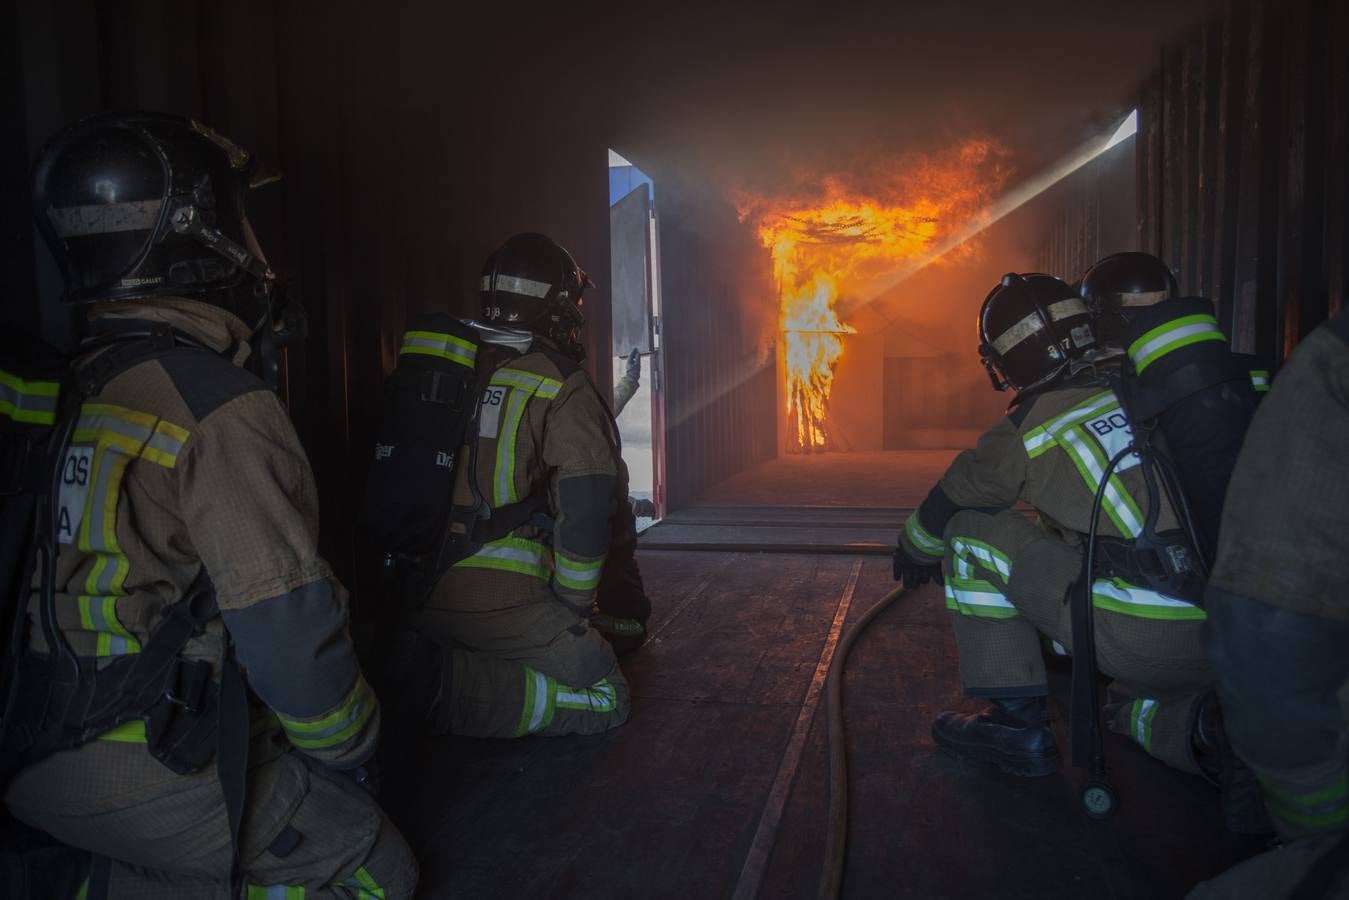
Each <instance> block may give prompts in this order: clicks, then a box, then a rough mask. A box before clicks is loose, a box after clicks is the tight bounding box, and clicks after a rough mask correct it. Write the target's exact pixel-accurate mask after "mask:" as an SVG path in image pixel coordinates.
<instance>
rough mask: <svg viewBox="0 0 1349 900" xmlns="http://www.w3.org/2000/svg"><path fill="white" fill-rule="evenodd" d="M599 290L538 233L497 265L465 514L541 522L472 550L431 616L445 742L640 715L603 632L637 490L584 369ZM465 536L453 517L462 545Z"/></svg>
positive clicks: (460, 476)
mask: <svg viewBox="0 0 1349 900" xmlns="http://www.w3.org/2000/svg"><path fill="white" fill-rule="evenodd" d="M589 284H590V282H589V279H588V278H587V277H586V275H585V273H584V272H583V271H581V269H580V268H578V267H577V265H576V263H575V261H574V260H573V259H572V257H571V255H570V254H569V253H568V252H567V251H566V250H564V249H563V248H562V247H560V246H558V245H557V244H556V243H554V242H553V241H552V240H550V239H549V238H547V237H544V236H543V235H539V234H522V235H517V236H515V237H513V238H511V239H510V240H508V241H506V243H505V244H503V245H502V246H501V248H500V249H498V250H497V251H496V252H495V253H494V254H493V255H492V256H491V257H490V258H489V259H488V261H487V265H486V267H485V268H484V270H483V274H482V283H481V298H482V308H483V318H484V320H485V321H484V322H483V323H480V324H479V326H478V330H479V333H480V335H481V337H482V341H483V345H482V347H481V348H480V350H479V351H478V353H479V357H478V359H477V368H478V371H479V373H480V376H479V377H480V380H481V381H482V383H483V385H484V388H483V391H482V400H481V404H482V405H481V408H480V410H479V416H478V421H477V434H476V436H473V437H471V438H470V440H469V442H468V446H466V447H465V448H463V449H462V451H461V458H462V459H463V460H464V464H461V465H459V466H458V467H457V471H456V475H455V488H454V503H453V508H454V509H455V510H465V509H468V510H473V511H474V512H475V514H476V516H477V517H479V518H487V519H489V520H490V518H491V517H492V516H493V514H494V512H500V511H502V510H504V509H506V508H510V507H517V505H518V504H521V503H526V502H532V503H534V504H535V509H536V512H535V514H534V515H533V516H532V517H530V519H529V520H528V521H526V522H525V524H523V525H521V526H519V527H516V528H514V529H513V530H512V531H510V532H509V533H508V534H506V535H505V536H504V537H501V538H499V539H496V540H491V541H487V542H485V543H482V544H480V545H469V546H467V547H466V548H465V550H464V551H462V554H461V555H462V558H460V559H458V561H456V562H454V563H453V565H452V566H450V568H448V570H447V571H446V572H445V573H444V575H443V576H442V577H441V578H440V580H439V582H438V583H437V584H436V586H435V588H434V589H433V590H432V592H431V595H430V598H429V599H428V601H427V602H426V604H425V606H424V607H423V609H422V611H421V613H420V614H419V616H418V617H417V630H418V631H419V632H420V633H421V634H423V635H425V636H426V637H429V638H431V639H433V640H435V641H436V642H438V643H440V644H441V645H442V646H444V647H446V648H448V649H447V652H446V653H445V655H444V659H443V666H442V672H441V676H440V690H439V693H438V696H437V697H436V698H435V699H434V702H433V707H432V709H431V712H430V727H431V729H432V731H435V732H442V733H443V732H452V733H454V734H464V735H474V736H481V737H520V736H523V735H529V734H543V735H562V734H594V733H598V732H601V731H605V730H607V729H610V728H614V727H616V726H618V725H621V724H623V722H624V721H626V719H627V716H628V685H627V681H626V680H625V679H624V677H623V673H622V672H621V671H620V670H619V667H618V662H617V660H616V658H615V656H614V651H613V649H612V648H611V647H610V645H609V643H608V642H607V641H606V640H605V638H604V637H603V636H602V635H601V634H600V632H599V631H598V630H596V628H595V627H593V626H592V624H591V616H592V613H593V609H592V605H593V602H594V600H595V593H596V588H597V586H598V585H599V581H600V574H601V572H602V570H603V569H604V564H605V560H606V558H607V556H608V553H609V548H610V542H611V539H612V531H613V525H612V520H613V516H614V514H615V509H616V507H617V505H618V504H619V503H620V502H624V501H625V499H626V484H624V483H623V481H622V479H621V477H620V473H621V467H620V461H619V457H618V445H617V441H618V436H617V433H616V428H615V426H614V422H613V416H612V415H611V414H610V412H609V407H608V404H607V403H606V402H605V399H604V398H603V397H602V396H601V395H600V393H599V391H598V390H597V389H596V388H595V385H594V383H593V382H592V381H591V380H590V377H589V376H588V375H587V374H586V372H585V370H583V369H582V368H581V366H580V364H579V361H580V360H581V359H582V358H583V355H584V350H583V348H582V344H581V341H580V332H581V326H582V324H583V323H584V316H583V315H582V313H581V302H582V294H583V292H584V290H585V289H586V287H587V286H588V285H589ZM456 527H458V526H457V525H456V524H455V521H454V518H453V517H452V524H451V526H450V529H451V532H452V534H451V539H452V543H453V539H454V537H455V535H454V534H453V532H454V530H455V528H456Z"/></svg>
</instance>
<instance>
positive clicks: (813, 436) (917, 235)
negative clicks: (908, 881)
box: [738, 140, 1007, 451]
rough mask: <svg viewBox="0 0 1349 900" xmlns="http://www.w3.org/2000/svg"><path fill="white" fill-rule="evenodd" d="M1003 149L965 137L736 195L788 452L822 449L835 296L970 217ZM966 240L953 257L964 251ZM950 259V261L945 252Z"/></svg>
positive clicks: (838, 348) (999, 168)
mask: <svg viewBox="0 0 1349 900" xmlns="http://www.w3.org/2000/svg"><path fill="white" fill-rule="evenodd" d="M1004 156H1005V155H1004V153H1003V151H1002V150H1001V148H1000V147H998V146H997V145H996V144H994V143H993V142H991V141H988V140H970V141H966V142H964V143H961V144H959V145H957V146H956V147H954V148H951V149H950V150H948V151H946V152H944V153H940V154H937V155H934V156H922V155H918V154H907V155H904V156H901V157H898V158H896V159H892V160H890V161H888V162H886V163H884V164H882V165H880V166H871V167H867V168H866V169H865V170H859V171H858V172H853V173H849V174H833V175H826V176H823V177H812V178H802V179H799V181H800V183H799V184H798V185H797V189H796V190H794V191H793V192H791V193H790V194H789V195H786V196H781V195H779V196H765V195H758V194H742V195H741V197H740V198H739V204H738V205H739V211H740V217H741V220H742V221H744V220H747V219H753V221H754V223H755V225H756V227H757V229H758V235H759V240H760V241H761V243H762V244H763V246H764V247H766V248H767V249H768V250H770V251H771V252H772V256H773V274H774V277H775V279H776V282H777V289H778V307H779V328H780V330H781V332H782V341H783V351H784V353H783V356H784V360H785V364H786V384H785V388H786V396H787V418H788V422H789V423H790V428H791V431H792V433H793V437H794V439H795V443H796V446H797V447H799V448H800V449H802V450H806V451H811V450H822V449H824V448H825V447H826V446H827V445H828V431H827V430H826V418H827V408H828V401H829V394H830V391H831V389H832V387H833V381H834V369H835V367H836V366H837V365H838V361H839V359H840V358H841V357H842V356H843V351H844V335H847V334H852V333H855V332H856V329H855V328H853V327H852V326H850V325H848V324H847V323H846V322H843V321H841V320H840V319H839V317H838V314H837V312H836V311H835V303H836V302H837V301H838V299H839V298H840V297H841V296H849V295H852V294H856V293H859V292H861V291H864V290H866V288H867V287H868V286H869V285H874V284H876V283H878V282H879V281H880V280H882V279H883V278H884V277H885V276H886V275H887V274H888V273H890V272H892V271H893V270H894V269H895V268H897V267H898V266H899V265H901V264H903V263H904V262H905V261H908V260H913V259H915V258H917V257H920V256H922V255H923V254H924V253H926V252H928V251H929V250H930V249H931V247H932V246H934V245H936V244H938V243H940V242H941V241H942V240H943V239H944V238H946V237H948V236H950V235H953V234H955V233H956V232H957V231H958V230H959V229H960V228H961V227H962V226H965V225H967V224H968V223H969V222H970V221H971V220H972V219H975V218H977V217H978V215H979V214H980V211H981V210H983V209H984V208H985V207H986V206H987V205H988V203H989V201H990V199H991V198H992V196H993V195H994V194H995V193H996V191H997V190H998V189H999V188H1000V187H1001V186H1002V184H1003V182H1004V181H1005V179H1006V175H1007V172H1006V168H1005V166H1004V164H1003V161H1004ZM973 250H974V246H973V243H972V242H971V243H969V244H966V245H964V246H962V247H961V248H960V249H959V250H957V251H956V252H955V254H953V256H954V257H955V258H959V257H960V255H962V254H968V253H970V252H973ZM948 258H950V256H948Z"/></svg>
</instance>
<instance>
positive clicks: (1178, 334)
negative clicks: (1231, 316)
mask: <svg viewBox="0 0 1349 900" xmlns="http://www.w3.org/2000/svg"><path fill="white" fill-rule="evenodd" d="M1200 341H1222V342H1224V343H1226V342H1227V338H1226V337H1224V336H1223V333H1222V330H1221V329H1219V328H1218V320H1217V319H1216V318H1214V317H1213V316H1211V315H1209V314H1208V313H1199V314H1197V315H1193V316H1181V317H1180V318H1179V319H1174V320H1172V321H1170V322H1165V323H1163V324H1161V325H1158V326H1157V327H1156V328H1154V329H1152V330H1151V331H1149V332H1147V333H1146V334H1144V335H1143V336H1142V337H1140V338H1139V339H1138V340H1136V341H1134V342H1133V343H1132V344H1130V345H1129V358H1130V359H1132V360H1133V363H1134V368H1135V369H1136V370H1137V371H1138V372H1139V374H1142V372H1143V370H1144V369H1146V368H1147V367H1148V366H1150V365H1152V364H1153V363H1154V362H1156V361H1157V360H1159V359H1161V358H1162V357H1163V356H1165V355H1166V354H1168V353H1171V352H1173V351H1175V350H1179V349H1180V348H1182V347H1188V346H1190V345H1191V344H1197V343H1199V342H1200Z"/></svg>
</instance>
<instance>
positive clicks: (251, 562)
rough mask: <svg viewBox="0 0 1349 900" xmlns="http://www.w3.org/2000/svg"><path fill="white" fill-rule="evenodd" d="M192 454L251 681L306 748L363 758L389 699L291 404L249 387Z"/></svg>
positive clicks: (184, 492)
mask: <svg viewBox="0 0 1349 900" xmlns="http://www.w3.org/2000/svg"><path fill="white" fill-rule="evenodd" d="M184 452H185V459H184V460H181V461H180V463H179V465H180V467H181V469H182V471H181V474H180V479H181V480H180V482H179V492H180V499H181V502H182V509H183V515H184V520H185V522H186V524H187V528H188V533H189V535H190V536H191V538H192V541H193V543H194V544H195V546H196V550H197V552H198V554H199V555H200V557H201V560H202V563H203V564H204V565H205V567H206V571H207V573H208V574H209V575H210V576H211V579H212V581H213V582H214V584H215V586H216V593H217V600H218V603H219V605H220V611H221V617H222V619H223V621H224V624H225V628H226V629H227V630H228V631H229V633H230V636H231V638H232V639H233V641H234V645H235V653H236V656H237V658H238V660H239V663H240V665H241V666H242V668H243V669H244V671H245V674H246V677H247V679H248V683H249V685H250V686H251V687H252V688H253V691H254V692H255V693H256V694H257V695H258V697H259V698H260V699H261V700H262V701H263V702H264V703H266V704H267V705H268V706H269V707H270V708H271V709H272V710H273V711H274V712H275V713H276V715H277V717H278V718H279V719H280V721H281V723H282V725H283V726H284V727H285V730H286V734H287V736H288V737H289V738H290V741H291V743H292V744H294V745H295V746H296V747H297V748H298V749H300V750H302V751H304V752H305V753H307V754H309V755H310V756H313V757H315V758H316V759H318V760H321V761H322V762H324V763H326V764H328V765H330V766H333V767H336V768H348V767H352V766H356V765H359V764H361V763H362V762H364V761H365V760H366V759H367V758H368V757H369V756H370V755H371V754H372V753H373V752H374V749H375V743H376V740H377V737H378V734H379V703H378V701H377V700H376V698H375V695H374V693H373V692H372V691H371V690H370V687H369V685H367V684H366V682H365V679H364V677H363V676H362V675H361V671H360V666H359V664H358V663H357V661H356V654H355V650H354V648H353V647H352V644H351V639H350V637H349V635H348V632H347V596H346V592H345V591H344V590H343V589H342V587H341V585H340V584H339V583H338V582H337V581H336V580H335V579H334V578H333V577H332V571H331V569H330V568H329V567H328V564H327V563H326V562H325V561H324V560H323V559H322V558H321V557H320V556H319V555H318V501H317V495H316V491H315V487H314V481H313V475H312V473H311V471H310V468H309V463H308V460H306V458H305V456H304V451H303V450H302V449H301V447H300V443H299V439H298V437H297V436H296V435H295V431H294V428H293V427H292V426H291V424H290V420H289V419H288V418H287V417H286V414H285V411H284V410H283V409H282V407H281V404H280V403H279V402H278V401H277V399H276V398H275V397H274V396H273V395H272V394H271V393H270V392H267V391H256V392H253V393H249V394H245V395H243V396H241V397H238V398H236V399H234V400H232V401H230V402H228V403H226V404H225V405H223V406H221V407H220V408H219V409H217V410H215V411H214V412H212V413H211V414H210V415H209V416H208V417H207V418H206V420H205V421H203V422H202V423H200V425H199V428H198V431H197V434H196V435H194V437H193V439H192V441H191V442H189V444H188V445H187V446H186V447H185V448H184Z"/></svg>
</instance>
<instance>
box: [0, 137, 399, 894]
mask: <svg viewBox="0 0 1349 900" xmlns="http://www.w3.org/2000/svg"><path fill="white" fill-rule="evenodd" d="M250 168H251V166H250V162H249V157H248V154H247V153H246V152H245V151H243V150H242V149H240V148H239V147H237V146H235V145H234V144H232V143H231V142H229V141H228V140H226V139H225V138H223V137H221V136H220V135H218V134H216V133H215V132H213V131H211V130H210V129H208V128H205V127H204V126H202V125H200V124H198V123H196V122H193V121H190V120H187V119H182V118H178V117H172V116H166V115H156V114H150V113H137V114H130V115H105V116H98V117H94V118H92V119H88V120H85V121H83V122H81V123H80V124H78V125H76V126H74V127H72V128H71V129H69V130H67V131H66V132H64V133H63V134H61V135H60V136H59V137H57V138H56V139H55V140H54V141H53V142H52V143H51V144H49V145H48V147H47V148H46V150H45V151H44V153H43V155H42V157H41V159H40V162H39V165H38V168H37V173H36V177H35V186H34V204H35V213H36V215H37V219H38V223H39V227H40V229H41V230H42V232H43V234H44V236H45V238H46V239H47V242H48V244H49V246H50V247H51V249H52V251H53V253H54V255H55V256H56V258H57V260H58V261H59V262H60V263H61V264H62V266H63V269H64V273H65V277H66V293H65V299H66V301H67V302H70V303H78V304H83V305H86V306H87V309H88V317H87V326H86V328H85V334H84V338H83V342H82V343H81V345H80V350H79V351H78V354H77V357H76V359H75V360H74V361H73V362H72V363H71V364H70V365H68V366H66V368H65V371H63V372H59V373H57V374H55V375H54V377H52V378H51V379H49V380H47V381H41V380H29V379H24V378H20V377H15V376H14V375H12V374H11V375H8V376H3V377H0V385H3V388H2V389H0V395H2V396H3V399H4V400H6V401H8V402H5V403H0V420H5V421H6V427H4V428H0V445H3V446H0V449H4V450H6V451H7V452H6V453H5V454H3V455H0V458H3V459H4V460H5V462H6V464H7V471H6V472H5V473H4V474H5V476H6V477H5V478H4V479H0V480H3V481H4V482H5V487H6V489H7V490H6V496H5V497H4V504H3V511H4V515H5V516H6V519H7V520H6V521H5V523H4V529H5V533H6V534H7V535H9V534H11V533H12V532H11V529H13V528H20V529H28V531H29V533H31V534H32V535H33V543H34V545H35V546H34V547H31V548H29V551H28V552H26V553H21V554H14V555H12V556H10V557H9V559H10V560H11V561H14V560H17V561H18V562H19V564H20V565H21V567H22V569H23V571H22V572H21V573H19V574H18V575H17V576H15V577H12V578H11V577H10V576H14V575H15V573H13V572H7V573H3V574H4V575H5V576H6V577H5V579H4V586H5V587H6V589H7V593H6V594H5V596H4V597H3V600H4V602H5V604H6V605H11V604H12V605H13V606H15V607H17V608H16V609H13V622H14V625H15V627H14V629H13V635H12V637H11V638H10V640H9V644H8V648H7V658H6V663H7V665H6V667H5V681H6V684H5V696H6V705H5V713H4V720H3V738H2V739H0V777H3V780H4V782H5V784H6V789H5V793H4V802H5V806H6V808H7V809H8V811H9V812H10V813H11V814H12V815H13V816H14V818H16V819H18V820H19V821H21V822H23V823H26V824H27V825H29V826H32V827H34V828H37V829H40V830H42V831H45V832H47V833H48V834H50V835H51V836H53V837H54V838H56V839H57V840H59V841H61V842H63V843H65V844H68V845H70V846H72V847H75V848H80V849H82V850H85V851H89V853H90V854H91V859H92V863H91V869H90V871H89V873H88V880H87V882H86V884H85V892H86V893H87V896H90V897H95V896H128V895H136V896H141V895H142V894H148V893H153V894H154V895H155V896H169V895H171V896H174V897H194V896H203V897H219V896H222V895H225V894H226V892H230V893H231V894H233V893H239V894H242V893H243V892H244V891H245V887H246V889H247V890H246V892H247V894H248V896H250V897H251V896H254V895H255V893H257V894H258V895H266V896H272V895H273V892H277V894H276V895H278V896H280V895H282V894H284V895H285V896H292V895H295V896H299V895H301V894H303V895H305V896H314V897H376V896H378V897H386V898H393V897H409V896H411V895H412V892H413V890H414V888H415V886H416V882H417V864H416V860H415V859H414V858H413V855H412V853H411V851H410V849H409V848H408V846H407V844H406V843H405V842H404V840H403V838H402V836H401V835H400V834H399V833H398V830H397V829H396V828H395V827H394V826H393V824H392V823H391V822H390V821H389V819H388V818H387V817H386V816H385V815H384V814H383V812H382V811H381V810H380V808H379V806H378V805H377V804H376V802H375V800H374V798H373V797H372V796H371V795H370V793H369V791H368V790H367V789H366V788H367V786H368V784H369V781H370V779H369V777H368V775H369V773H368V771H367V769H366V768H365V764H366V763H367V761H368V760H369V759H370V757H371V756H372V754H373V753H374V751H375V745H376V740H377V738H378V735H379V730H380V709H379V703H378V701H377V700H376V698H375V696H374V694H373V693H372V692H371V689H370V688H369V686H368V685H367V683H366V681H365V679H364V678H363V677H362V675H361V671H360V668H359V666H358V664H357V661H356V656H355V654H354V652H353V649H352V645H351V642H350V640H349V638H348V636H347V597H346V593H345V591H344V590H343V589H342V586H341V585H340V584H339V583H338V582H337V581H336V580H335V579H334V578H333V576H332V571H331V569H330V568H329V566H328V564H327V563H326V562H325V561H324V560H323V559H322V558H321V557H320V556H319V555H318V548H317V537H318V507H317V503H316V497H315V488H314V482H313V476H312V473H311V471H310V468H309V464H308V462H307V460H306V459H305V454H304V450H303V449H302V448H301V446H300V443H299V440H298V438H297V436H296V434H295V431H294V429H293V428H292V426H291V423H290V420H289V419H288V418H287V416H286V412H285V410H284V409H283V407H282V406H281V404H280V402H279V401H278V399H277V397H276V396H275V395H274V394H273V393H272V392H271V391H270V390H268V389H267V388H266V386H265V385H264V384H263V382H262V381H260V380H259V379H258V378H256V377H254V376H253V375H251V374H249V373H248V372H246V371H245V370H244V369H243V368H241V365H242V363H243V362H244V360H245V359H246V358H247V357H248V356H249V353H250V343H251V342H253V343H255V342H256V340H257V337H258V335H259V333H260V332H261V331H262V330H263V329H267V328H270V327H271V326H272V321H271V319H272V311H271V306H272V300H271V294H272V282H273V278H272V274H271V272H270V270H269V269H268V267H267V264H266V262H265V260H264V258H263V255H262V252H261V250H260V249H259V248H258V246H257V244H256V241H255V240H254V238H253V234H252V231H251V229H250V227H249V225H248V220H247V218H246V216H245V212H244V195H245V192H246V190H247V188H248V186H249V172H250ZM34 428H41V429H45V431H44V432H42V433H37V432H35V431H34V430H33V429H34ZM29 511H31V512H32V514H33V515H32V517H31V518H30V519H28V520H27V521H9V520H8V517H10V516H11V514H13V515H15V516H16V517H17V516H22V515H23V514H24V513H26V512H29Z"/></svg>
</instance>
